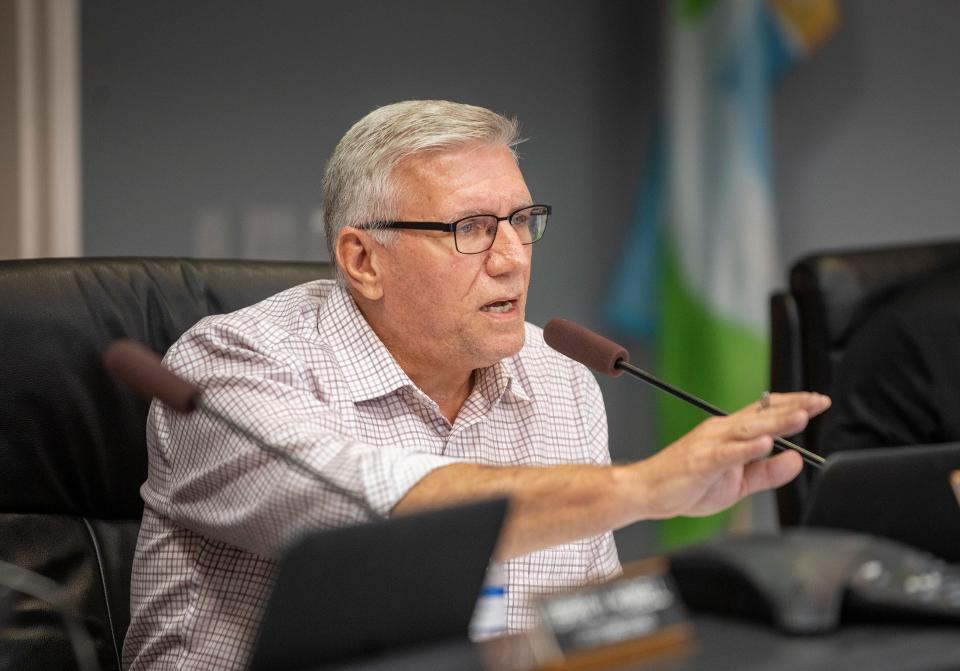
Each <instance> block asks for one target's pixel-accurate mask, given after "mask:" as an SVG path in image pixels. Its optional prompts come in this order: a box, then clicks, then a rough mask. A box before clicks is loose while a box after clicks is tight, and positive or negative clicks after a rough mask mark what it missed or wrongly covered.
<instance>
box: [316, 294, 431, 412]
mask: <svg viewBox="0 0 960 671" xmlns="http://www.w3.org/2000/svg"><path fill="white" fill-rule="evenodd" d="M317 331H318V332H319V334H320V337H321V338H323V339H324V340H325V341H326V342H328V343H329V344H330V346H331V348H332V349H333V355H334V356H335V357H336V358H337V361H338V362H339V364H340V368H341V370H342V371H343V375H344V378H345V379H346V382H347V385H348V386H349V388H350V390H351V392H352V396H353V400H354V402H359V401H369V400H371V399H374V398H380V397H381V396H386V395H387V394H390V393H392V392H394V391H396V390H397V389H400V388H402V387H406V386H410V387H414V384H413V381H412V380H411V379H410V377H409V376H408V375H407V374H406V373H405V372H403V369H402V368H400V364H398V363H397V361H396V359H394V358H393V355H392V354H390V351H389V350H388V349H387V347H386V345H384V344H383V342H382V341H381V340H380V338H378V337H377V334H376V333H374V332H373V329H372V328H370V324H368V323H367V320H366V319H365V318H364V316H363V314H362V313H361V312H360V308H358V307H357V304H356V303H355V302H354V300H353V297H352V296H350V294H349V292H348V291H347V290H346V289H344V288H343V287H342V286H340V285H339V284H335V285H334V287H333V289H332V290H331V292H330V295H329V296H328V297H327V300H326V302H325V303H324V304H323V306H322V307H321V308H320V311H319V313H318V314H317Z"/></svg>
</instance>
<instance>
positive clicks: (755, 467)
mask: <svg viewBox="0 0 960 671" xmlns="http://www.w3.org/2000/svg"><path fill="white" fill-rule="evenodd" d="M801 470H803V459H802V458H801V457H800V455H799V454H797V453H796V452H794V451H793V450H789V451H786V452H781V453H780V454H778V455H777V456H775V457H770V458H769V459H761V460H759V461H755V462H753V463H752V464H748V465H747V466H745V467H744V469H743V481H742V485H741V488H740V497H741V498H743V497H744V496H750V495H751V494H756V493H757V492H760V491H763V490H765V489H775V488H776V487H780V486H781V485H785V484H787V483H788V482H790V481H791V480H793V479H794V478H795V477H797V475H799V473H800V471H801Z"/></svg>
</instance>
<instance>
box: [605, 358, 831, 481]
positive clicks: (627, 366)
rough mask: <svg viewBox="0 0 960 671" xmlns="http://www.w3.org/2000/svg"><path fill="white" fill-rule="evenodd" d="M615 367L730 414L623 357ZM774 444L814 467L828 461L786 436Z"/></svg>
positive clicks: (704, 406)
mask: <svg viewBox="0 0 960 671" xmlns="http://www.w3.org/2000/svg"><path fill="white" fill-rule="evenodd" d="M614 367H616V368H617V369H618V370H622V371H623V372H624V373H629V374H630V375H632V376H633V377H636V378H639V379H641V380H643V381H644V382H646V383H647V384H649V385H652V386H654V387H656V388H657V389H660V390H661V391H665V392H667V393H668V394H670V395H672V396H676V397H677V398H679V399H681V400H684V401H686V402H687V403H690V404H691V405H695V406H696V407H698V408H700V409H701V410H703V411H704V412H708V413H710V414H711V415H715V416H717V417H725V416H726V415H727V414H728V413H726V412H724V411H723V410H721V409H720V408H718V407H717V406H715V405H711V404H710V403H707V402H706V401H704V400H703V399H701V398H697V397H696V396H694V395H692V394H688V393H687V392H685V391H684V390H682V389H677V388H676V387H674V386H673V385H672V384H667V383H666V382H664V381H663V380H660V379H658V378H655V377H654V376H653V375H651V374H650V373H648V372H647V371H645V370H643V369H642V368H637V367H636V366H634V365H633V364H631V363H629V362H627V361H624V360H623V359H620V360H619V361H617V363H615V364H614ZM773 446H774V447H775V448H777V449H779V450H793V451H795V452H798V453H799V454H800V456H801V457H802V458H803V460H804V461H805V462H807V463H808V464H810V465H811V466H813V467H814V468H822V467H823V463H824V462H825V461H826V460H825V459H824V458H823V457H821V456H820V455H819V454H814V453H813V452H811V451H810V450H807V449H804V448H802V447H800V446H799V445H797V444H796V443H792V442H790V441H789V440H786V439H785V438H781V437H779V436H775V437H774V439H773Z"/></svg>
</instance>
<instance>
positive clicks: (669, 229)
mask: <svg viewBox="0 0 960 671" xmlns="http://www.w3.org/2000/svg"><path fill="white" fill-rule="evenodd" d="M837 17H838V13H837V9H836V6H835V4H834V2H831V1H830V0H779V1H774V2H763V1H762V0H676V1H674V2H671V3H670V4H669V10H668V12H667V23H668V26H667V38H666V40H665V57H664V64H665V96H664V102H665V106H664V110H663V121H662V122H661V123H660V127H659V129H658V131H657V133H656V135H655V137H654V138H653V140H652V142H651V147H650V150H649V157H648V161H647V166H646V176H645V181H644V184H643V186H642V188H641V191H640V194H639V198H638V204H637V208H636V213H635V217H634V218H635V221H634V224H633V226H632V229H631V232H630V234H629V236H628V240H627V244H626V246H625V249H626V251H625V254H624V258H623V259H622V261H621V264H620V267H619V270H618V271H617V274H616V276H615V281H614V287H613V291H612V293H611V296H612V299H611V302H610V305H609V317H610V320H611V322H612V324H613V326H614V327H615V328H617V329H618V330H619V331H621V332H626V333H629V334H633V335H636V336H639V337H643V338H652V339H653V341H654V351H655V361H654V368H655V370H656V372H657V373H658V374H659V375H661V376H662V377H663V378H664V379H666V380H667V381H668V382H670V383H672V384H674V385H677V386H679V387H682V388H685V389H688V390H689V391H691V392H692V393H694V394H695V395H697V396H700V397H701V398H704V399H705V400H707V401H709V402H711V403H713V404H714V405H717V406H719V407H721V408H724V409H727V410H734V409H736V408H739V407H741V406H743V405H746V404H747V403H750V402H751V401H754V400H756V399H757V398H758V397H759V396H760V394H761V392H762V391H763V390H764V389H765V388H766V386H767V380H768V370H767V367H768V364H767V362H768V345H767V313H766V307H767V296H768V295H769V293H770V291H771V289H772V288H773V287H774V286H775V285H776V283H777V280H778V279H779V270H778V269H779V267H780V266H779V263H778V260H777V244H776V237H775V223H774V206H773V185H772V183H771V174H772V171H771V165H770V163H771V152H770V110H769V107H770V93H771V90H772V87H773V85H774V83H775V81H776V80H777V79H778V78H779V77H780V76H781V75H782V74H783V73H784V72H785V71H786V70H787V69H789V66H790V64H792V63H793V62H794V61H796V60H797V59H798V58H799V57H802V56H803V55H805V54H806V53H808V52H809V51H810V50H811V49H812V47H813V46H815V45H816V44H818V43H820V42H822V41H823V39H824V38H825V37H826V36H827V35H828V34H829V33H830V32H831V31H832V30H833V29H834V27H835V25H836V23H837ZM657 404H658V407H657V422H658V427H657V431H656V433H657V442H658V444H659V445H666V444H668V443H670V442H672V441H674V440H676V439H677V438H679V437H680V436H681V435H683V434H684V433H686V432H687V431H689V430H690V429H692V428H693V427H694V426H695V425H696V424H698V423H699V422H700V421H702V420H703V419H704V415H703V413H702V411H700V410H697V409H696V408H692V407H690V406H688V405H686V404H685V403H683V402H682V401H679V400H677V399H674V398H673V397H670V396H666V395H659V396H658V397H657ZM728 517H729V513H723V514H720V515H716V516H713V517H707V518H678V519H676V520H669V521H666V522H662V523H660V525H659V527H658V529H659V537H660V544H661V546H662V547H664V548H671V547H676V546H679V545H685V544H689V543H692V542H695V541H698V540H701V539H703V538H706V537H709V536H711V535H714V534H715V533H716V532H718V531H720V530H723V529H724V528H725V527H726V525H727V523H728Z"/></svg>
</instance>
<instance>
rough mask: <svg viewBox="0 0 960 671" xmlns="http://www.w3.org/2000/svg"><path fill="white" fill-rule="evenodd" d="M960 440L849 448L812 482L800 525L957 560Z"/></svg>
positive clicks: (959, 545) (959, 555) (959, 552)
mask: <svg viewBox="0 0 960 671" xmlns="http://www.w3.org/2000/svg"><path fill="white" fill-rule="evenodd" d="M958 469H960V443H944V444H942V445H914V446H909V447H884V448H876V449H869V450H849V451H845V452H838V453H836V454H834V455H831V456H830V457H829V458H828V459H827V462H826V464H825V465H824V467H823V470H821V471H820V473H819V474H818V475H817V477H816V479H815V480H814V482H813V488H812V490H811V492H810V497H809V500H808V502H807V505H806V507H805V509H804V513H803V515H802V517H801V522H800V523H801V525H804V526H818V527H834V528H840V529H850V530H853V531H862V532H866V533H871V534H874V535H877V536H885V537H887V538H892V539H894V540H898V541H900V542H902V543H906V544H907V545H912V546H913V547H916V548H919V549H921V550H926V551H927V552H929V553H931V554H934V555H936V556H938V557H940V558H941V559H945V560H947V561H950V562H954V563H956V562H960V506H958V505H957V498H956V497H955V495H954V492H953V488H952V486H951V476H952V473H953V472H954V471H956V470H958Z"/></svg>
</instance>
